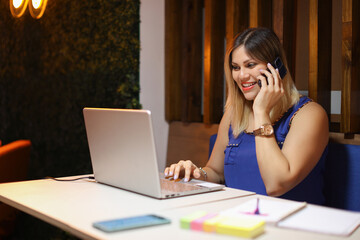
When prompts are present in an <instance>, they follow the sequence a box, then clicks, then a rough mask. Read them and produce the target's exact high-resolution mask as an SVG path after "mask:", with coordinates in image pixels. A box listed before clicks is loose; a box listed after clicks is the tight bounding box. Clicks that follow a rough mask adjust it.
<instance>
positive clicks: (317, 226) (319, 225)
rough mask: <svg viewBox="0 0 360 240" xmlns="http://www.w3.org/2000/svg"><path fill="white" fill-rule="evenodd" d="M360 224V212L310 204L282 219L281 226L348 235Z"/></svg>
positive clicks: (279, 224)
mask: <svg viewBox="0 0 360 240" xmlns="http://www.w3.org/2000/svg"><path fill="white" fill-rule="evenodd" d="M359 225H360V213H358V212H351V211H345V210H340V209H335V208H328V207H322V206H316V205H308V206H306V208H304V209H302V210H301V211H299V212H297V213H296V214H294V215H292V216H290V217H288V218H286V219H284V220H283V221H280V222H279V223H278V226H279V227H285V228H291V229H297V230H305V231H311V232H318V233H325V234H334V235H340V236H348V235H350V234H351V233H352V232H353V231H355V229H356V228H357V227H358V226H359Z"/></svg>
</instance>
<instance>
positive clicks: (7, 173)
mask: <svg viewBox="0 0 360 240" xmlns="http://www.w3.org/2000/svg"><path fill="white" fill-rule="evenodd" d="M30 149H31V142H30V141H29V140H17V141H14V142H11V143H9V144H6V145H3V146H1V147H0V183H4V182H15V181H23V180H27V174H28V166H29V159H30ZM18 212H19V211H18V210H16V209H15V208H12V207H10V206H8V205H6V204H4V203H2V202H0V239H3V238H4V239H7V238H9V239H10V237H9V236H10V235H11V234H12V233H13V232H14V229H15V221H16V217H17V214H18Z"/></svg>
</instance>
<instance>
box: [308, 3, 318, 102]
mask: <svg viewBox="0 0 360 240" xmlns="http://www.w3.org/2000/svg"><path fill="white" fill-rule="evenodd" d="M309 19H310V20H309V25H310V26H309V97H310V98H312V99H313V100H314V101H317V100H318V99H317V91H318V89H317V86H318V85H317V79H318V1H317V0H310V3H309Z"/></svg>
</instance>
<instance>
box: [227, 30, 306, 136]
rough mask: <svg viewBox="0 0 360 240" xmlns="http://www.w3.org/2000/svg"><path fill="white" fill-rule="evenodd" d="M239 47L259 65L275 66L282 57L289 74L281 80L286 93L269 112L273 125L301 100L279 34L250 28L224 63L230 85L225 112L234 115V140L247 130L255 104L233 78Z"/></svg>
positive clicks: (229, 50) (230, 51)
mask: <svg viewBox="0 0 360 240" xmlns="http://www.w3.org/2000/svg"><path fill="white" fill-rule="evenodd" d="M240 46H244V48H245V50H246V52H247V54H248V55H249V56H250V57H252V58H254V59H256V60H258V61H260V62H264V63H268V62H271V63H272V62H273V61H274V60H275V59H276V57H280V58H281V59H282V61H283V64H284V66H285V67H286V69H287V72H288V73H287V74H286V75H285V77H284V78H283V79H282V82H283V87H284V92H285V94H284V96H283V97H282V98H281V99H280V100H279V102H278V103H277V104H276V105H275V106H274V107H273V109H272V110H271V111H270V119H271V123H274V122H275V121H276V120H278V118H280V117H281V115H282V114H284V113H285V112H286V111H287V110H288V109H289V108H290V107H291V106H293V105H294V104H296V103H297V102H298V101H299V98H300V94H299V92H298V91H297V89H296V87H295V84H294V81H293V80H292V78H291V75H290V73H289V69H288V65H287V61H286V57H285V51H284V49H283V47H282V45H281V43H280V40H279V38H278V37H277V36H276V34H275V33H274V32H273V31H272V30H271V29H268V28H249V29H247V30H245V31H244V32H243V33H241V34H238V35H237V36H235V38H234V40H233V42H232V43H231V44H230V47H229V48H228V50H227V52H226V55H225V62H224V69H225V78H226V86H227V99H226V105H225V111H228V112H230V114H231V119H232V120H231V127H232V131H233V135H234V136H235V137H237V136H238V135H239V134H240V133H241V132H243V131H244V130H245V129H246V128H247V127H248V124H249V121H248V119H249V114H251V113H252V101H248V100H246V99H245V97H244V95H243V94H242V92H241V90H240V89H239V86H238V85H237V83H236V82H235V81H234V79H233V77H232V52H233V51H234V50H235V49H236V48H238V47H240Z"/></svg>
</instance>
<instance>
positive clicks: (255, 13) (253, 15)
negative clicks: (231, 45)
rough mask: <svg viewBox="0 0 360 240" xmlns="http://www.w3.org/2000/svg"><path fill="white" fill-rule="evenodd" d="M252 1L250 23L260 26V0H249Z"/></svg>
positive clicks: (253, 25) (251, 25)
mask: <svg viewBox="0 0 360 240" xmlns="http://www.w3.org/2000/svg"><path fill="white" fill-rule="evenodd" d="M249 2H250V6H249V16H250V17H249V24H250V27H258V26H259V23H258V19H259V17H258V15H259V11H258V9H259V8H258V2H259V0H249Z"/></svg>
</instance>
